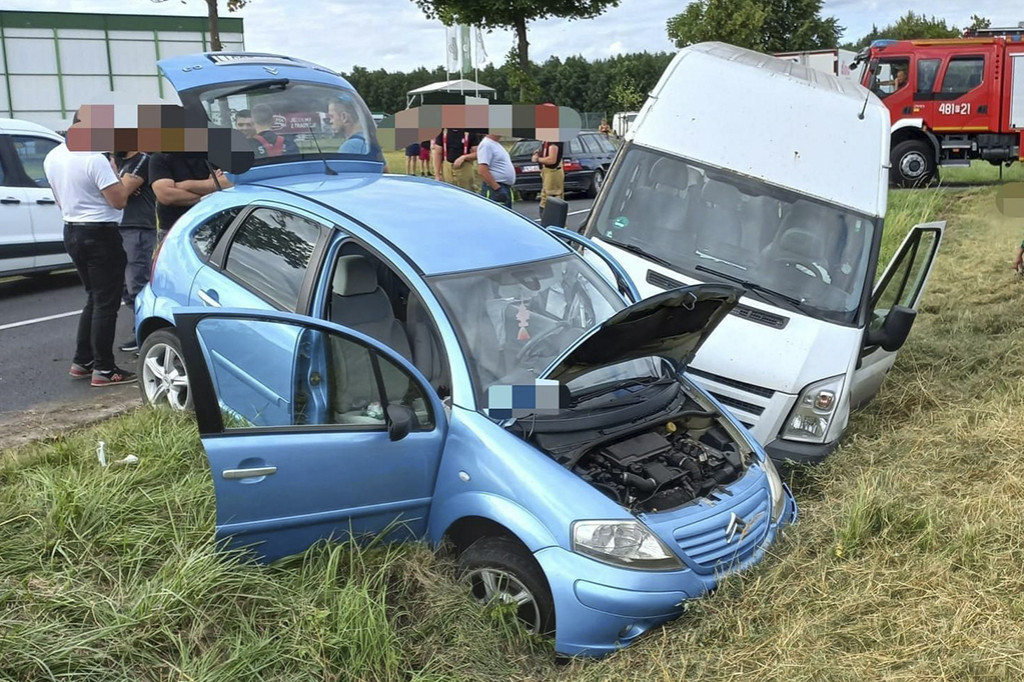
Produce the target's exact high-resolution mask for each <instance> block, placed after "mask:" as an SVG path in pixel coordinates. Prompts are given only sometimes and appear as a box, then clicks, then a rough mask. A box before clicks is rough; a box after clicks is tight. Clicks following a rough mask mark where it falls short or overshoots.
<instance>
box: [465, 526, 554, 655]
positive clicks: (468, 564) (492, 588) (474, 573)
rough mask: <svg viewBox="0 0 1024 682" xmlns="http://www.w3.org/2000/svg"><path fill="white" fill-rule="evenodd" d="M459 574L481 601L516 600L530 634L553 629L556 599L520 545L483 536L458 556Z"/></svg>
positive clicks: (520, 616)
mask: <svg viewBox="0 0 1024 682" xmlns="http://www.w3.org/2000/svg"><path fill="white" fill-rule="evenodd" d="M459 578H460V580H461V582H463V583H464V584H466V585H467V586H468V587H469V590H470V594H471V595H472V596H473V598H474V599H476V600H477V601H478V602H480V603H482V604H490V603H493V602H494V601H500V602H504V603H517V604H518V606H517V610H516V616H517V617H518V619H519V620H520V622H522V624H523V626H524V627H525V628H526V629H527V631H529V632H530V633H531V634H539V635H550V634H553V633H554V631H555V602H554V600H553V599H552V597H551V590H550V588H548V583H547V580H546V579H545V578H544V573H543V572H542V571H541V568H540V566H538V565H537V562H536V560H534V558H533V557H532V556H531V555H530V553H529V552H527V551H526V550H525V549H524V548H523V546H522V545H520V544H519V543H517V542H515V541H514V540H511V539H509V538H503V537H485V538H481V539H479V540H477V541H476V542H474V543H473V544H472V545H470V546H469V547H468V548H467V549H466V551H464V552H463V553H462V556H460V557H459Z"/></svg>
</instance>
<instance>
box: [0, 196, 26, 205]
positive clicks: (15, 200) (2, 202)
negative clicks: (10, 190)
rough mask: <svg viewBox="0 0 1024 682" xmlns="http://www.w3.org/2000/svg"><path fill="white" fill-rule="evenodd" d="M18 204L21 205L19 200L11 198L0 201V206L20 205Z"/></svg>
mask: <svg viewBox="0 0 1024 682" xmlns="http://www.w3.org/2000/svg"><path fill="white" fill-rule="evenodd" d="M20 203H21V199H12V198H11V197H7V198H6V199H0V204H20Z"/></svg>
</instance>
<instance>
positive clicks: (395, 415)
mask: <svg viewBox="0 0 1024 682" xmlns="http://www.w3.org/2000/svg"><path fill="white" fill-rule="evenodd" d="M387 411H388V438H389V439H390V440H392V441H399V440H402V439H403V438H405V437H406V436H408V435H409V434H410V433H411V432H412V425H413V423H414V422H415V421H416V415H415V413H413V411H412V410H410V409H409V408H408V407H406V406H405V405H398V404H391V405H388V408H387Z"/></svg>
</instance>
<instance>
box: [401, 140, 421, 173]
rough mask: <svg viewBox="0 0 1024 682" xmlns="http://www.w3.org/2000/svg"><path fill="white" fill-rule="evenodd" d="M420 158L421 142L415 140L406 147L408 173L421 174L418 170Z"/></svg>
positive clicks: (406, 171) (406, 170)
mask: <svg viewBox="0 0 1024 682" xmlns="http://www.w3.org/2000/svg"><path fill="white" fill-rule="evenodd" d="M419 159H420V143H419V142H413V143H412V144H410V145H409V146H408V147H406V148H405V174H406V175H419V171H417V170H416V166H417V163H416V162H417V161H419Z"/></svg>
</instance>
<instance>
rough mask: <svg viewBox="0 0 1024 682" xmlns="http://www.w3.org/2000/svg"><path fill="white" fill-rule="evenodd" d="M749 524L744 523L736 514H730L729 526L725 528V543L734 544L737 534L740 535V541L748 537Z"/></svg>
mask: <svg viewBox="0 0 1024 682" xmlns="http://www.w3.org/2000/svg"><path fill="white" fill-rule="evenodd" d="M746 528H747V522H746V521H744V520H743V519H741V518H740V517H739V515H737V514H736V512H730V513H729V525H728V526H726V527H725V541H726V542H727V543H729V544H732V541H733V540H734V539H735V538H736V533H739V534H740V539H741V540H742V539H743V536H744V535H746Z"/></svg>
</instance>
